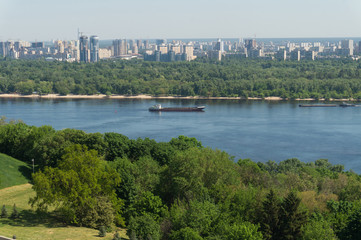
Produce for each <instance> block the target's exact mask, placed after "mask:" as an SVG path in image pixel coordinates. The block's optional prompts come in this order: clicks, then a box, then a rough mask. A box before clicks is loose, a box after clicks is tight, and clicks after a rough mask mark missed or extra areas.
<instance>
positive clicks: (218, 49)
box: [214, 38, 224, 53]
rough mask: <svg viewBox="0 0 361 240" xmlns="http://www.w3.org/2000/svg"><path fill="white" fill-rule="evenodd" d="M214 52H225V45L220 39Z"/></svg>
mask: <svg viewBox="0 0 361 240" xmlns="http://www.w3.org/2000/svg"><path fill="white" fill-rule="evenodd" d="M214 50H216V51H221V53H223V52H224V43H223V41H222V40H221V39H220V38H219V39H218V40H217V42H216V45H215V47H214Z"/></svg>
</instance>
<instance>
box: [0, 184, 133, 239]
mask: <svg viewBox="0 0 361 240" xmlns="http://www.w3.org/2000/svg"><path fill="white" fill-rule="evenodd" d="M31 187H32V185H31V184H23V185H18V186H13V187H8V188H5V189H1V190H0V205H1V207H2V205H5V206H6V208H7V211H8V214H9V215H10V214H11V212H12V207H13V205H14V203H15V204H16V206H17V209H18V210H19V211H21V213H20V214H21V217H20V219H16V220H12V219H8V218H0V235H2V236H7V237H12V236H13V235H15V236H16V238H17V239H28V240H36V239H39V240H40V239H41V240H46V239H49V240H50V239H54V240H57V239H59V240H64V239H72V240H83V239H84V240H85V239H98V240H99V239H104V240H110V239H112V238H113V235H114V233H108V234H107V236H106V237H104V238H99V237H98V231H97V230H94V229H90V228H83V227H72V226H67V225H65V224H63V223H61V222H59V221H57V219H55V218H54V217H53V216H52V215H51V214H42V215H39V214H37V213H36V212H34V211H33V210H32V209H31V207H30V205H29V204H28V201H29V198H30V197H33V196H35V192H34V191H33V189H32V188H31ZM120 233H121V235H122V236H123V237H126V235H125V230H122V231H120Z"/></svg>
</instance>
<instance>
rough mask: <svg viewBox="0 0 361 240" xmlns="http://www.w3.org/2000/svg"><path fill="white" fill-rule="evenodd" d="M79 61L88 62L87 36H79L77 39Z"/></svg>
mask: <svg viewBox="0 0 361 240" xmlns="http://www.w3.org/2000/svg"><path fill="white" fill-rule="evenodd" d="M79 52H80V62H89V54H88V37H87V36H80V39H79Z"/></svg>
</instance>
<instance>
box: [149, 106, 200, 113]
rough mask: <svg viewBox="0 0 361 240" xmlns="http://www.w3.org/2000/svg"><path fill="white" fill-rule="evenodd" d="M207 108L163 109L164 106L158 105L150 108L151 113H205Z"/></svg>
mask: <svg viewBox="0 0 361 240" xmlns="http://www.w3.org/2000/svg"><path fill="white" fill-rule="evenodd" d="M204 109H205V106H196V107H165V108H164V107H162V105H160V104H157V105H154V106H152V107H150V108H149V111H151V112H203V111H204Z"/></svg>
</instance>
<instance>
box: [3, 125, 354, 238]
mask: <svg viewBox="0 0 361 240" xmlns="http://www.w3.org/2000/svg"><path fill="white" fill-rule="evenodd" d="M34 136H35V137H34ZM19 142H22V145H21V146H20V145H19ZM24 146H27V147H29V149H27V147H24ZM19 147H22V148H21V151H23V152H24V153H26V154H27V156H26V158H24V159H23V160H24V161H26V160H27V161H28V162H29V160H28V159H32V158H34V159H39V161H37V164H38V166H37V168H36V173H35V174H34V175H33V182H34V186H33V188H34V190H35V191H36V196H35V197H32V200H31V202H32V203H33V204H34V206H36V207H37V209H38V210H39V211H45V210H46V208H47V207H48V210H50V211H51V212H52V214H54V215H55V216H56V217H57V218H59V219H62V220H63V221H65V222H67V223H72V224H75V225H84V226H89V227H93V228H96V229H99V227H100V226H105V227H106V228H107V229H111V228H112V227H114V226H115V225H118V226H126V227H127V229H128V232H127V234H128V237H129V238H130V239H150V238H151V239H209V240H210V239H357V238H358V236H359V229H360V227H361V224H360V221H359V219H360V212H361V202H360V196H361V178H360V176H359V175H358V174H356V173H354V172H352V171H344V168H343V166H342V165H332V164H330V163H329V162H328V161H327V160H326V159H319V160H316V161H315V162H310V163H304V162H301V161H300V160H298V159H295V158H294V159H287V160H284V161H281V162H279V163H276V162H273V161H268V162H265V163H261V162H258V163H255V162H253V161H251V160H250V159H239V160H238V161H237V162H234V160H233V158H232V157H230V156H229V155H228V154H227V153H225V152H222V151H219V150H212V149H210V148H205V147H203V146H202V144H201V143H200V142H199V141H197V140H196V139H194V138H188V137H184V136H180V137H178V138H174V139H172V140H171V141H169V142H162V143H157V142H155V141H154V140H150V139H147V138H146V139H135V140H134V139H129V138H127V137H126V136H124V135H121V134H117V133H105V134H99V133H96V134H87V133H85V132H83V131H79V130H74V129H64V130H60V131H55V130H54V129H52V128H51V127H47V126H43V127H39V128H38V127H33V126H28V125H26V124H24V123H21V122H11V123H6V122H3V124H2V125H1V126H0V149H2V151H6V153H7V154H13V155H16V156H19V155H21V154H20V153H19V152H18V151H19V150H18V148H19ZM16 206H18V203H16ZM53 209H55V211H53ZM20 215H21V213H20ZM107 236H108V235H107Z"/></svg>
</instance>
